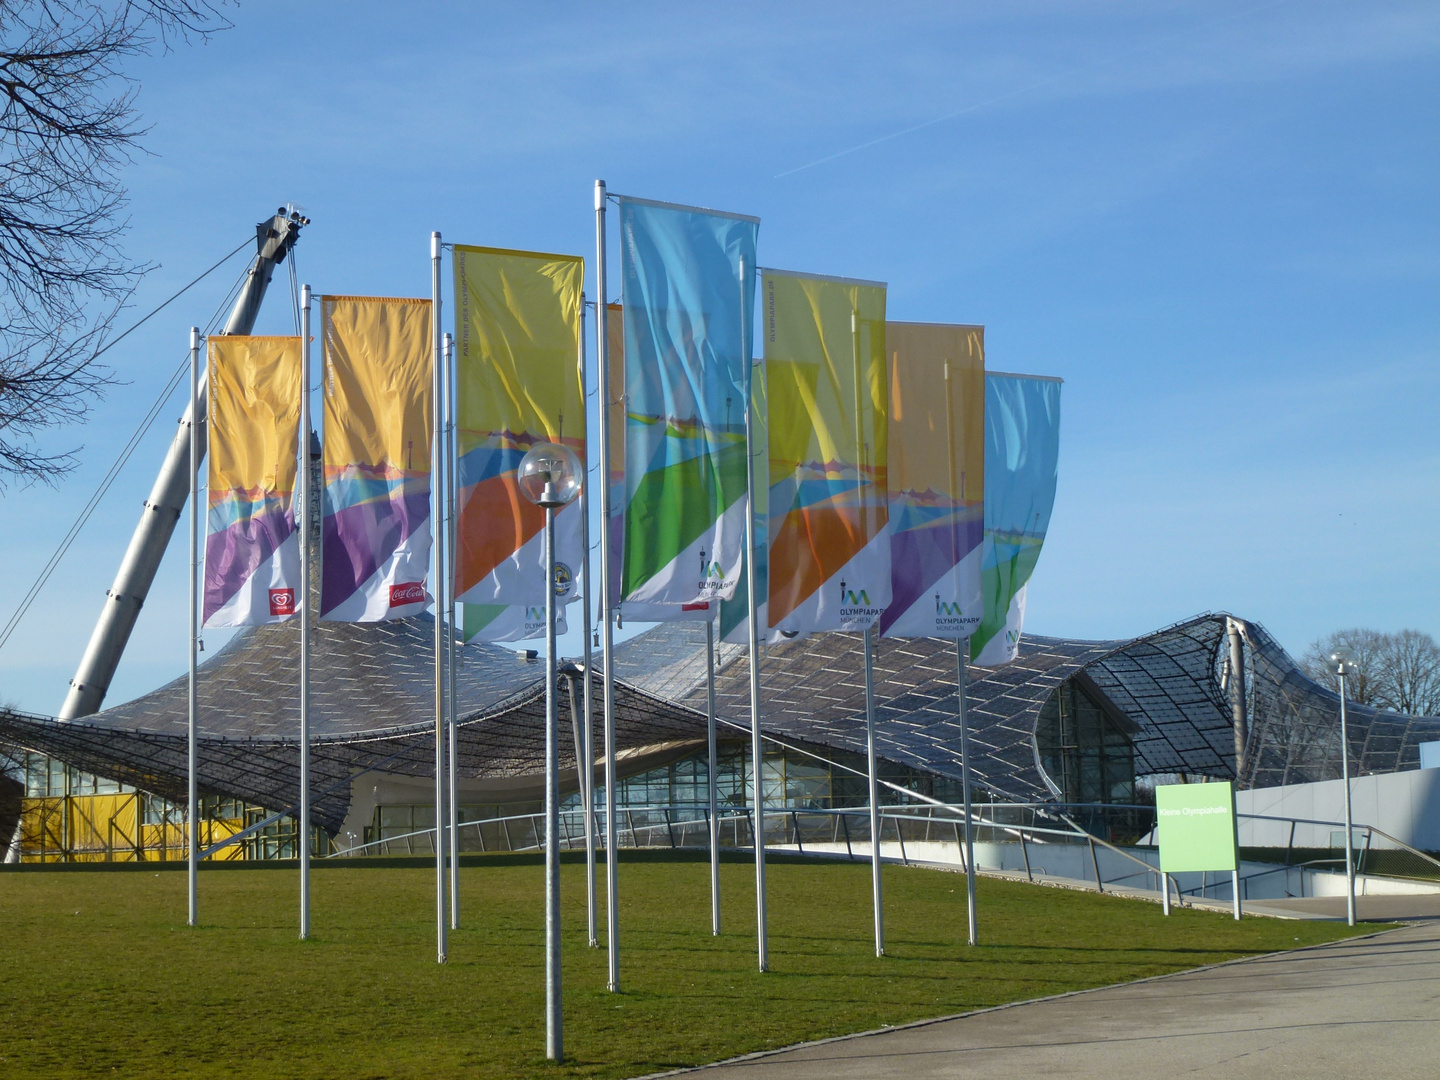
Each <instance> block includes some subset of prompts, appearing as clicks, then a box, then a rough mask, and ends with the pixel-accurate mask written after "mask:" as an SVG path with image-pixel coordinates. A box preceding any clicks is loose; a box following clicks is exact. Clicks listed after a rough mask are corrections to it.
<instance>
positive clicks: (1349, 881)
mask: <svg viewBox="0 0 1440 1080" xmlns="http://www.w3.org/2000/svg"><path fill="white" fill-rule="evenodd" d="M1330 662H1331V663H1332V664H1334V665H1335V677H1336V678H1337V679H1339V680H1340V779H1341V780H1343V781H1344V782H1345V922H1346V923H1347V924H1348V925H1350V926H1354V925H1355V848H1354V844H1353V843H1352V839H1353V838H1352V835H1351V834H1352V832H1353V829H1352V826H1351V824H1350V733H1349V731H1348V730H1346V727H1345V676H1346V675H1350V674H1352V673H1353V672H1354V670H1355V665H1354V664H1352V663H1351V662H1350V658H1349V657H1348V656H1346V655H1345V654H1344V653H1331V654H1330Z"/></svg>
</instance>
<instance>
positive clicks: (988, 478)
mask: <svg viewBox="0 0 1440 1080" xmlns="http://www.w3.org/2000/svg"><path fill="white" fill-rule="evenodd" d="M1060 385H1061V383H1060V380H1059V379H1052V378H1045V377H1043V376H1035V375H1000V374H996V375H986V376H985V543H984V546H983V548H982V551H981V558H980V574H981V589H982V591H983V592H984V594H985V616H984V619H983V621H982V622H981V623H980V628H979V629H978V630H976V631H975V633H974V634H973V635H972V636H971V638H970V655H971V657H973V658H974V660H975V663H977V664H981V665H983V666H986V667H990V666H993V665H995V664H1006V663H1009V662H1010V661H1011V660H1014V659H1015V655H1016V653H1017V651H1018V650H1019V647H1020V631H1021V628H1022V625H1023V623H1024V621H1025V587H1026V584H1027V583H1028V582H1029V580H1030V574H1031V573H1032V572H1033V571H1034V569H1035V562H1036V560H1037V559H1039V558H1040V546H1041V544H1043V543H1044V542H1045V530H1046V529H1048V528H1049V527H1050V511H1051V510H1052V509H1054V507H1055V484H1056V479H1057V473H1058V470H1059V465H1060Z"/></svg>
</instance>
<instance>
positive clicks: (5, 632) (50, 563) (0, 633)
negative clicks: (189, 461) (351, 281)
mask: <svg viewBox="0 0 1440 1080" xmlns="http://www.w3.org/2000/svg"><path fill="white" fill-rule="evenodd" d="M251 243H253V241H252V240H250V239H246V240H245V241H244V242H243V243H241V244H240V246H239V247H237V248H235V250H234V251H231V252H230V253H229V254H228V255H226V256H225V258H223V259H221V260H220V261H219V262H217V263H215V264H214V265H213V266H211V267H210V269H208V270H206V271H204V273H202V274H200V275H199V276H198V277H196V278H195V279H194V280H193V281H191V282H190V283H189V284H188V285H186V286H184V288H182V289H180V290H179V291H178V292H176V293H174V294H173V295H172V296H171V297H170V298H169V299H167V300H165V301H164V302H163V303H161V304H160V305H159V306H158V307H156V308H154V309H153V310H152V311H151V312H150V313H149V314H147V315H146V316H145V317H144V318H142V319H141V320H140V321H139V322H137V323H135V324H134V325H133V326H131V327H130V328H129V329H127V330H126V331H125V332H124V333H123V334H121V335H120V336H119V337H117V338H115V339H114V340H113V341H111V342H109V343H107V344H106V345H105V346H104V347H103V348H101V349H100V350H99V351H97V352H96V353H95V356H96V357H99V356H101V355H102V354H103V353H104V352H106V350H108V349H110V348H112V347H114V346H115V345H118V344H119V343H120V342H121V341H123V340H124V339H125V338H126V337H127V336H128V335H129V334H131V333H132V332H133V331H135V330H137V329H139V328H140V327H141V326H143V325H144V324H145V323H146V322H147V321H148V320H149V319H151V318H152V317H153V316H155V315H158V314H159V313H160V312H161V311H162V310H163V309H164V308H165V307H166V306H168V305H169V304H170V303H171V302H172V301H174V300H176V299H178V298H179V297H180V296H182V295H183V294H184V293H185V292H187V291H188V290H189V289H191V288H193V287H194V286H195V285H198V284H199V283H200V282H201V281H203V280H204V279H205V278H207V277H209V276H210V274H211V273H213V272H214V271H215V270H217V269H219V267H220V266H222V265H224V264H225V263H226V262H228V261H229V260H230V259H232V258H234V257H235V256H236V255H238V254H239V253H240V252H241V251H243V250H244V249H245V248H246V247H248V246H249V245H250V244H251ZM248 271H249V266H248V264H247V266H246V268H245V270H243V271H241V274H240V277H239V278H238V279H237V280H236V281H235V283H234V284H233V285H231V286H230V289H229V291H228V292H227V293H226V294H225V298H224V299H223V300H222V301H221V302H220V306H219V307H217V308H216V309H215V314H213V315H212V316H211V317H210V321H209V322H208V323H207V324H206V326H205V333H206V334H207V335H208V334H209V333H210V332H211V331H212V330H213V329H214V328H215V325H216V324H217V323H218V322H219V321H220V318H221V316H222V315H223V314H224V312H225V311H226V309H227V308H228V307H229V306H230V304H231V303H232V302H233V301H234V298H235V296H236V295H237V294H238V293H239V291H240V289H241V287H242V286H243V285H244V282H245V275H246V273H248ZM189 363H190V353H189V350H186V353H185V359H183V360H182V361H181V362H180V363H179V365H177V367H176V368H175V371H174V372H173V373H172V374H171V376H170V378H169V380H168V381H167V382H166V383H165V386H164V387H163V388H162V389H161V391H160V394H159V396H158V397H156V399H155V401H154V403H152V404H151V406H150V408H149V409H148V410H147V411H146V413H145V415H144V416H143V417H142V418H141V420H140V423H139V425H138V426H137V427H136V428H135V430H134V432H132V433H131V435H130V437H129V438H128V439H127V440H126V441H125V444H124V445H123V446H122V447H121V448H120V452H119V454H118V455H117V456H116V458H115V460H114V462H112V463H111V465H110V468H109V469H108V470H107V471H106V473H105V475H104V476H103V477H101V479H100V483H99V485H98V486H97V487H96V489H95V491H94V492H93V493H92V494H91V496H90V498H89V499H88V500H86V502H85V505H84V506H83V507H81V509H80V513H79V515H78V516H77V517H76V518H75V521H74V522H73V523H72V524H71V526H70V528H69V529H68V530H67V531H66V533H65V535H64V536H63V537H62V538H61V540H60V543H59V544H58V545H57V546H56V548H55V550H54V552H52V553H51V555H50V558H49V559H48V560H46V562H45V565H44V566H43V567H41V569H40V573H39V575H38V576H37V577H36V578H35V581H34V582H33V583H32V584H31V586H30V588H29V589H28V590H27V591H26V593H25V595H24V597H22V598H21V600H20V604H19V606H17V607H16V609H15V611H14V613H13V614H12V615H11V616H10V618H9V620H8V621H7V622H6V623H5V626H4V628H3V629H0V649H3V648H4V647H5V645H6V643H7V642H9V640H10V638H11V636H12V635H13V634H14V633H15V631H16V629H17V628H18V627H19V625H20V622H21V620H23V619H24V618H25V616H26V614H27V613H28V612H29V610H30V608H31V606H32V605H33V604H34V603H35V601H36V599H38V598H39V595H40V592H41V591H42V590H43V589H44V588H45V585H46V583H48V582H49V580H50V578H51V576H52V575H53V574H54V573H55V571H56V569H57V568H58V567H59V565H60V561H61V560H62V559H64V558H65V555H66V553H67V552H68V551H69V550H70V547H71V545H73V544H74V543H75V541H76V539H78V538H79V535H80V532H81V530H83V529H84V528H85V526H86V525H87V524H88V523H89V521H90V518H91V516H92V515H93V514H94V513H95V510H96V509H97V508H98V507H99V505H100V501H101V500H102V499H104V497H105V496H106V495H107V494H108V493H109V491H110V488H111V487H112V486H113V485H114V483H115V481H116V479H118V477H119V475H120V472H121V471H122V470H123V469H124V468H125V466H126V465H127V464H129V462H130V458H131V457H132V456H134V454H135V451H136V450H137V449H139V446H140V443H141V442H142V441H143V440H144V438H145V436H146V435H147V434H149V432H150V429H151V427H153V426H154V424H155V421H156V420H157V419H158V418H159V416H160V413H161V412H162V411H164V409H165V406H166V404H167V403H168V402H169V400H170V398H171V396H172V395H173V394H174V393H175V389H176V387H178V386H179V385H180V380H181V379H182V378H183V377H184V375H185V371H186V369H187V367H188V365H189Z"/></svg>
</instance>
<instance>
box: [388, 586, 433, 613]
mask: <svg viewBox="0 0 1440 1080" xmlns="http://www.w3.org/2000/svg"><path fill="white" fill-rule="evenodd" d="M424 602H425V585H424V583H423V582H419V581H407V582H404V583H403V584H400V585H391V586H390V606H391V607H404V606H405V605H406V604H423V603H424Z"/></svg>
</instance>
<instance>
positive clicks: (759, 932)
mask: <svg viewBox="0 0 1440 1080" xmlns="http://www.w3.org/2000/svg"><path fill="white" fill-rule="evenodd" d="M747 270H753V267H747V266H746V265H745V260H744V258H743V257H742V258H741V259H740V351H741V356H742V359H743V360H744V363H745V566H746V569H747V570H748V571H749V573H748V574H747V575H746V586H745V599H746V602H747V603H748V604H749V605H750V757H751V764H752V765H753V768H752V770H751V771H752V773H753V775H754V794H753V796H752V798H753V799H754V801H755V936H756V951H757V955H758V959H759V963H760V970H761V971H769V970H770V935H769V932H768V929H767V927H766V925H765V922H766V920H765V787H764V782H763V780H762V779H761V773H762V772H763V771H764V769H763V768H762V765H763V762H764V760H765V754H764V748H763V747H762V746H761V743H760V609H759V607H758V606H757V604H758V599H757V598H758V588H757V583H756V566H755V395H754V394H753V393H752V383H753V382H754V379H755V371H754V368H753V367H752V366H751V363H750V356H749V350H748V349H747V348H746V347H745V340H746V338H745V335H746V326H747V323H748V322H749V320H750V313H749V312H748V311H746V310H745V273H746V271H747Z"/></svg>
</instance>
